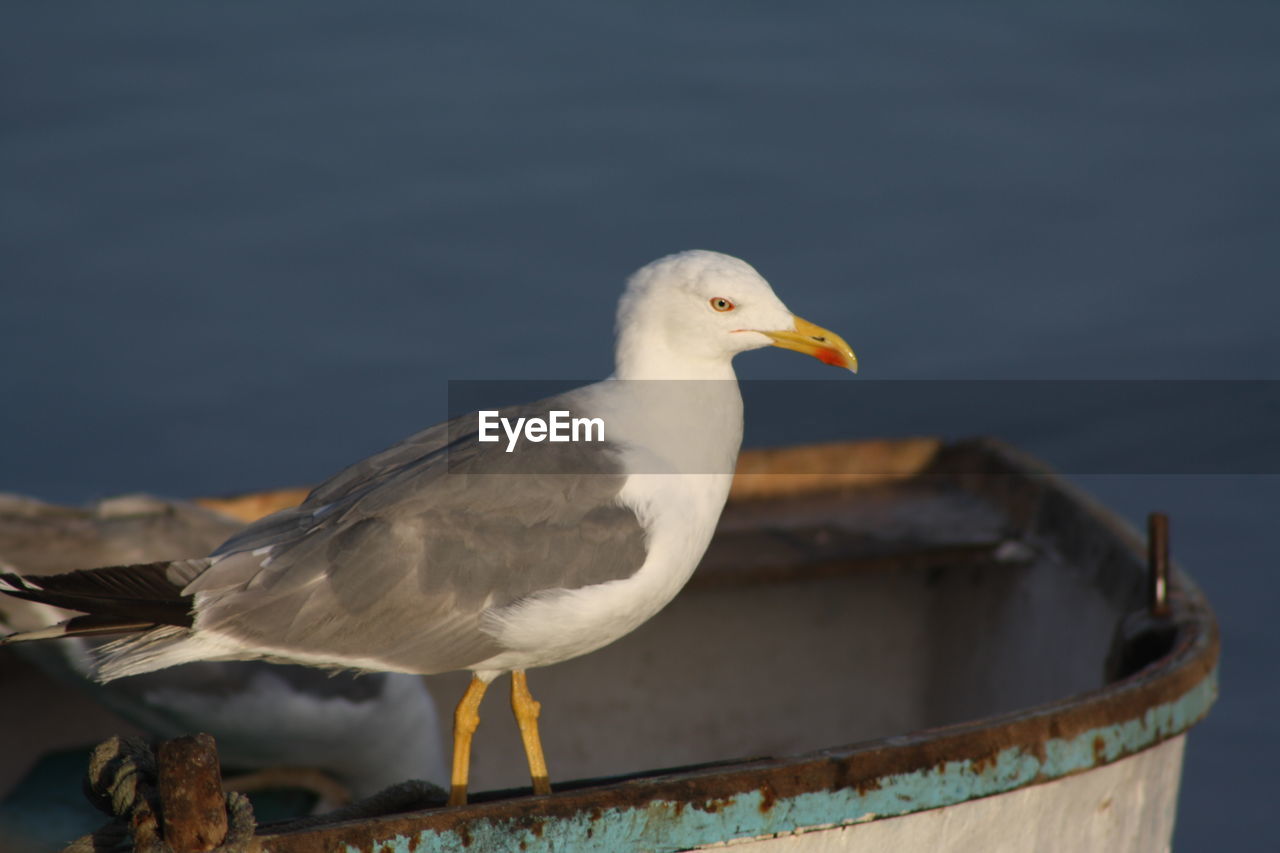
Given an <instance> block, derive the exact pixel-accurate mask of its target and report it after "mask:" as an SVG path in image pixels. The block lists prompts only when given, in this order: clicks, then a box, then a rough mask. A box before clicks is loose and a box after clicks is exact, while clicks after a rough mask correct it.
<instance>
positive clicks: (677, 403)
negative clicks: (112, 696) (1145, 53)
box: [0, 250, 857, 805]
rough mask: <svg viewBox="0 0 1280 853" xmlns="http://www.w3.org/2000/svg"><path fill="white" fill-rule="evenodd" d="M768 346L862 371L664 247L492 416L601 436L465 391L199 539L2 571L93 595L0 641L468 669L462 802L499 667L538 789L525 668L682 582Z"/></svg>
mask: <svg viewBox="0 0 1280 853" xmlns="http://www.w3.org/2000/svg"><path fill="white" fill-rule="evenodd" d="M766 346H776V347H781V348H784V349H790V350H795V351H798V352H801V353H805V354H807V355H811V356H814V357H816V358H817V359H819V360H820V361H822V362H824V363H826V364H830V365H834V366H838V367H842V368H846V369H849V370H852V371H854V372H856V371H857V359H856V357H855V356H854V353H853V350H852V349H850V347H849V345H848V344H847V343H846V342H845V341H844V340H843V339H842V338H841V337H840V336H838V335H836V334H835V333H833V332H830V331H827V330H826V329H823V328H821V327H819V326H816V325H814V324H812V323H810V322H808V321H806V320H802V319H800V318H799V317H797V316H795V315H794V314H792V312H791V311H790V310H788V309H787V307H786V306H785V305H784V304H783V303H782V301H781V300H780V299H778V297H777V296H776V295H775V294H774V292H773V289H772V288H771V287H770V286H769V283H768V282H766V281H765V279H764V278H763V277H761V275H760V274H759V273H758V272H756V270H755V269H754V268H753V267H751V266H750V265H749V264H747V263H746V262H745V261H742V260H739V259H738V258H734V257H731V256H729V255H724V254H720V253H717V252H710V251H704V250H695V251H687V252H681V253H678V254H674V255H669V256H667V257H664V258H660V259H658V260H656V261H654V262H652V263H650V264H648V265H646V266H644V267H642V268H641V269H639V270H638V271H637V272H635V273H634V274H633V275H632V276H631V277H630V279H629V280H628V281H627V284H626V288H625V290H624V292H623V295H622V298H621V300H620V302H619V305H618V313H617V328H616V344H615V370H614V373H613V375H612V376H610V377H609V378H608V379H605V380H603V381H601V382H597V383H595V384H591V385H587V386H585V387H582V388H577V389H574V390H572V391H569V392H567V393H565V394H561V395H558V396H556V397H552V398H549V399H545V400H542V401H539V402H538V403H533V404H525V405H522V406H513V407H508V408H506V409H502V410H495V411H497V413H498V415H499V416H500V417H501V418H502V419H504V421H503V422H504V423H505V424H507V427H506V428H509V425H510V424H511V423H516V424H521V423H523V424H526V425H527V424H529V423H531V422H532V421H533V420H534V419H535V415H536V414H537V413H543V414H554V413H555V412H571V413H572V414H573V415H574V416H575V417H582V418H585V419H587V420H588V421H592V420H599V422H600V423H601V425H602V426H603V429H602V430H600V431H599V432H602V433H603V440H600V441H591V442H588V441H586V440H582V441H578V442H567V443H565V442H561V443H553V442H552V441H542V440H541V439H542V438H546V437H547V436H546V432H545V422H544V429H543V430H542V431H541V432H540V433H539V432H536V431H535V430H533V429H530V428H527V426H526V429H525V431H524V433H523V435H524V437H525V439H527V440H526V441H524V442H523V443H521V444H520V446H519V447H513V444H514V442H509V441H505V440H501V441H495V440H493V436H492V435H489V436H488V437H487V440H485V439H486V433H485V422H484V421H483V420H482V418H481V417H480V416H479V413H472V414H471V415H465V416H462V417H460V418H457V419H454V420H452V421H449V422H447V423H444V424H439V425H436V426H433V427H430V428H428V429H426V430H424V431H422V432H419V433H417V434H415V435H412V436H410V437H409V438H407V439H405V440H404V441H402V442H400V443H399V444H396V445H393V446H392V447H390V448H388V449H386V450H384V451H382V452H380V453H377V454H375V455H373V456H371V457H369V458H367V459H365V460H363V461H361V462H357V463H356V464H354V465H352V466H350V467H348V468H346V469H344V470H343V471H341V472H339V473H338V474H336V475H335V476H333V477H332V478H330V479H329V480H327V481H326V482H324V483H322V484H321V485H320V486H318V487H317V488H316V489H314V490H313V491H312V492H311V493H310V494H309V495H308V496H307V498H306V499H305V500H304V501H303V502H302V504H301V505H299V506H298V507H296V508H291V509H286V510H282V511H280V512H277V513H275V514H273V515H270V516H267V517H266V518H264V519H262V520H260V521H258V522H256V523H255V524H252V525H250V526H249V527H248V528H247V529H245V530H244V531H243V532H241V533H239V534H237V535H235V536H232V537H231V538H230V539H229V540H227V541H226V542H225V543H223V544H222V545H221V546H219V547H218V548H217V549H216V550H215V551H214V552H213V553H212V554H211V555H210V556H208V557H205V558H201V559H188V560H177V561H169V562H159V563H150V564H145V565H135V566H116V567H107V568H101V569H93V570H86V571H78V572H71V573H67V574H62V575H54V576H42V577H38V578H33V577H23V576H20V575H17V574H12V573H10V574H0V591H3V592H7V593H8V594H10V595H16V596H18V597H21V598H28V599H33V600H39V601H42V602H45V603H48V604H52V605H55V606H60V607H65V608H68V609H72V610H76V611H80V612H83V613H84V614H85V615H83V616H78V617H75V618H72V619H70V620H68V621H66V622H64V623H61V624H59V625H56V626H52V627H50V628H45V629H42V630H36V631H28V632H25V633H20V634H15V635H11V636H9V637H7V638H5V639H4V640H3V641H0V642H13V641H18V640H35V639H41V638H47V637H66V636H86V635H101V634H119V635H123V636H122V637H121V638H119V639H117V640H115V641H114V642H112V643H110V644H108V645H107V646H105V647H104V648H103V649H102V651H101V653H100V654H101V658H100V661H99V666H98V671H97V677H98V678H99V679H100V680H102V681H110V680H112V679H116V678H121V677H125V676H132V675H137V674H140V673H145V672H150V671H153V670H157V669H162V668H165V667H169V666H174V665H176V664H182V663H189V662H192V661H201V660H248V659H261V660H268V661H274V662H283V663H294V664H307V665H311V666H317V667H324V668H331V669H343V670H364V671H388V672H404V673H415V674H422V675H429V674H434V673H440V672H446V671H452V670H469V671H470V672H471V673H472V678H471V681H470V683H469V685H468V687H467V689H466V691H465V692H464V694H463V696H462V698H461V700H460V701H459V703H458V705H457V707H456V709H455V711H454V717H453V729H454V731H453V763H452V772H451V779H450V783H451V789H450V797H449V804H450V805H462V804H464V803H465V802H466V798H467V782H468V776H469V768H470V754H471V743H472V736H473V735H474V733H475V731H476V728H477V726H478V725H479V721H480V718H479V707H480V702H481V699H482V698H483V697H484V694H485V691H486V689H487V688H488V686H489V685H490V684H491V683H492V682H493V681H494V679H496V678H497V677H498V676H500V675H502V674H504V673H508V672H509V673H511V707H512V710H513V712H514V714H515V718H516V723H517V725H518V727H519V730H520V734H521V739H522V741H523V745H524V750H525V754H526V758H527V760H528V764H529V772H530V777H531V779H532V783H533V792H534V794H536V795H542V794H549V793H550V792H551V786H550V780H549V774H548V771H547V764H546V760H545V757H544V755H543V751H542V745H541V740H540V738H539V735H538V719H539V716H540V711H541V706H540V705H539V703H538V702H537V701H536V700H535V699H534V698H533V696H532V694H531V693H530V691H529V687H528V681H527V677H526V671H527V670H528V669H531V668H533V667H539V666H547V665H549V664H554V663H558V662H560V661H564V660H568V659H570V658H573V657H577V656H579V655H583V654H586V653H588V652H591V651H594V650H596V649H599V648H601V647H602V646H605V645H607V644H609V643H611V642H613V641H614V640H617V639H618V638H620V637H622V636H624V635H626V634H627V633H629V632H630V631H632V630H634V629H635V628H637V627H638V626H640V625H641V624H642V623H644V622H645V621H646V620H647V619H649V618H650V617H652V616H653V615H655V614H656V613H657V612H658V611H659V610H661V609H662V608H663V607H664V606H665V605H666V604H667V603H668V602H669V601H671V599H672V598H673V597H674V596H675V595H676V593H677V592H679V591H680V589H681V588H682V587H683V586H684V584H685V582H686V581H687V580H688V579H689V577H690V575H691V574H692V573H693V571H694V569H695V568H696V567H697V565H698V562H699V561H700V560H701V558H702V555H703V553H704V552H705V551H706V548H707V546H708V544H709V543H710V541H711V537H712V534H713V532H714V530H715V527H716V523H717V521H718V520H719V517H720V512H721V510H722V509H723V508H724V503H725V499H726V498H727V496H728V492H729V485H730V482H731V480H732V477H733V469H734V465H735V462H736V460H737V455H738V450H739V447H740V445H741V443H742V396H741V393H740V390H739V388H738V382H737V376H736V374H735V373H734V370H733V364H732V361H733V358H734V356H736V355H737V354H739V353H741V352H745V351H747V350H753V349H759V348H763V347H766ZM521 418H523V419H524V420H523V421H522V420H521ZM586 432H587V434H588V435H590V433H591V431H590V430H587V431H586ZM539 435H540V436H541V438H540V437H539ZM503 438H505V436H503ZM584 438H585V437H584Z"/></svg>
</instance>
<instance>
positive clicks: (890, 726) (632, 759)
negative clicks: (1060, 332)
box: [219, 440, 1218, 853]
mask: <svg viewBox="0 0 1280 853" xmlns="http://www.w3.org/2000/svg"><path fill="white" fill-rule="evenodd" d="M296 497H297V496H296V495H291V496H290V495H286V496H285V498H284V500H286V501H287V500H293V499H296ZM228 507H231V508H234V505H233V504H226V503H219V508H220V509H224V510H225V509H227V508H228ZM264 508H269V504H268V505H267V506H265V507H264V506H259V507H258V508H257V509H255V510H254V512H259V511H262V509H264ZM1148 603H1149V602H1148V593H1147V567H1146V554H1145V548H1144V544H1143V543H1142V542H1141V541H1140V540H1139V539H1138V538H1137V537H1136V536H1135V535H1134V534H1133V532H1132V531H1130V530H1129V529H1128V528H1127V527H1125V526H1124V525H1123V524H1121V523H1120V522H1118V521H1117V520H1116V519H1115V518H1114V517H1113V516H1111V515H1110V514H1109V513H1108V512H1106V511H1105V510H1103V509H1102V508H1100V507H1098V506H1096V505H1095V504H1093V503H1092V502H1091V501H1090V500H1089V499H1088V498H1087V497H1085V496H1083V495H1081V494H1079V493H1078V492H1076V491H1075V490H1074V489H1072V488H1071V487H1070V486H1069V485H1067V484H1065V483H1064V482H1062V481H1061V480H1060V479H1058V478H1057V477H1055V476H1054V475H1052V474H1051V473H1049V472H1048V471H1046V470H1045V469H1044V468H1043V467H1042V466H1041V465H1039V464H1038V463H1036V462H1035V461H1034V460H1031V459H1029V458H1027V457H1025V456H1023V455H1021V454H1019V453H1017V452H1016V451H1013V450H1012V449H1010V448H1008V447H1005V446H1003V445H1001V444H999V443H997V442H991V441H974V442H963V443H959V444H955V445H943V444H942V443H940V442H937V441H934V440H921V441H901V442H880V443H874V444H861V445H835V446H827V447H813V448H798V449H790V450H784V451H774V452H758V453H754V454H744V458H743V465H742V470H741V471H740V477H739V480H738V482H737V484H736V485H735V496H734V499H733V500H732V501H731V504H730V506H729V507H728V509H727V510H726V512H725V515H724V518H723V520H722V523H721V527H720V530H719V532H718V534H717V538H716V542H715V543H714V544H713V546H712V549H711V551H710V552H709V553H708V556H707V558H706V560H704V563H703V566H702V567H700V569H699V570H698V573H697V574H696V575H695V578H694V581H693V582H692V583H691V584H690V586H689V588H688V589H686V590H685V591H684V592H683V593H682V594H681V595H680V596H679V597H677V599H676V601H675V602H673V603H672V604H671V605H670V606H669V607H668V608H667V609H666V610H664V611H663V612H662V613H661V614H659V615H658V616H657V617H655V618H654V619H653V620H652V621H651V622H649V623H647V624H646V625H645V626H643V627H642V628H641V629H639V630H638V631H636V632H635V633H634V634H632V635H630V636H628V637H626V638H624V639H623V640H621V641H619V642H617V643H615V644H614V645H612V646H610V647H607V648H606V649H603V650H601V651H599V652H596V653H593V654H592V655H588V656H585V657H583V658H580V659H577V660H574V661H569V662H566V663H564V664H560V665H557V666H555V667H549V668H547V669H545V670H536V671H534V672H532V673H531V675H530V683H531V685H532V687H533V689H534V691H535V694H536V695H537V696H538V698H539V700H540V701H541V702H542V704H543V709H544V710H543V737H544V742H545V746H546V752H547V755H548V760H549V763H550V765H551V771H552V780H553V783H554V784H555V793H553V794H552V795H550V796H545V797H534V796H531V795H530V794H529V793H528V792H527V790H524V789H523V788H522V786H523V785H525V784H527V782H526V779H527V777H526V776H525V770H524V768H523V762H522V756H521V752H520V748H519V745H518V740H517V735H516V732H515V728H514V725H513V724H512V723H511V722H510V720H509V717H508V715H507V714H506V713H505V708H502V707H501V706H500V703H498V702H490V703H489V704H488V705H486V706H485V708H484V709H482V712H481V713H482V723H481V728H480V731H479V734H478V736H477V744H476V751H475V754H474V765H475V766H474V775H473V779H474V781H475V789H476V790H479V791H481V792H482V793H481V794H479V795H478V796H477V797H476V800H477V801H476V802H474V803H472V804H470V805H468V806H465V807H459V808H440V809H431V810H425V811H420V812H415V813H412V814H402V815H396V816H392V817H384V818H374V819H366V820H360V821H349V822H346V823H341V824H337V825H331V826H319V827H310V828H305V829H302V828H290V827H289V826H288V825H278V826H270V825H267V826H262V827H260V829H259V839H260V841H261V843H262V846H263V849H264V850H268V851H280V853H293V851H297V853H302V851H307V853H310V851H314V850H346V849H360V850H369V849H377V850H385V851H400V850H403V851H410V850H413V851H426V850H463V849H470V850H491V849H492V850H498V849H502V850H506V849H519V850H529V851H534V850H566V849H568V850H600V851H616V850H631V849H643V850H683V849H698V848H704V847H712V846H718V845H722V844H725V843H734V844H746V845H748V846H751V847H752V848H753V849H760V850H788V851H789V850H804V851H819V850H823V851H825V850H880V849H892V850H902V851H914V850H920V851H925V850H928V851H936V850H954V851H968V850H975V851H976V850H979V849H981V850H983V851H988V850H1024V849H1037V850H1050V851H1059V850H1061V851H1066V850H1079V851H1085V850H1087V851H1094V850H1103V849H1107V850H1110V849H1117V850H1119V849H1124V850H1165V849H1168V845H1169V839H1170V837H1171V833H1172V827H1173V817H1174V810H1175V804H1176V794H1177V787H1178V780H1179V777H1180V772H1181V758H1182V750H1183V743H1184V736H1185V733H1186V732H1187V730H1188V729H1189V728H1190V727H1191V726H1192V725H1193V724H1194V723H1196V722H1197V721H1198V720H1199V719H1201V718H1202V717H1203V716H1204V715H1205V714H1206V713H1207V712H1208V710H1209V708H1210V706H1211V705H1212V703H1213V701H1214V699H1215V697H1216V691H1217V668H1216V664H1217V654H1218V634H1217V628H1216V624H1215V623H1214V620H1213V615H1212V613H1211V611H1210V609H1209V607H1208V605H1207V603H1206V602H1205V601H1204V599H1203V597H1202V596H1201V595H1200V593H1199V591H1198V590H1197V589H1196V588H1195V586H1194V585H1193V584H1192V583H1191V582H1190V580H1188V579H1187V577H1186V576H1185V575H1183V574H1182V573H1181V572H1178V571H1174V573H1173V575H1172V578H1171V583H1170V589H1169V600H1168V603H1169V606H1170V613H1169V616H1168V618H1167V619H1163V620H1160V622H1159V624H1158V625H1156V626H1155V628H1154V630H1146V629H1143V630H1141V631H1139V632H1138V633H1137V634H1135V633H1134V632H1133V631H1132V630H1130V628H1129V627H1126V626H1132V625H1133V624H1139V625H1141V624H1143V622H1142V620H1141V619H1140V620H1138V621H1137V623H1134V621H1133V618H1132V617H1133V616H1135V615H1141V614H1142V613H1144V612H1145V610H1146V609H1147V606H1148ZM1148 627H1150V626H1148ZM464 681H465V675H463V674H453V675H449V676H443V677H437V678H432V679H429V680H428V684H429V687H430V689H431V690H432V691H433V693H435V695H436V698H437V702H438V703H440V704H442V705H443V706H445V707H447V706H448V705H449V704H451V703H452V702H453V701H456V696H458V695H460V693H461V689H462V684H463V683H464ZM751 756H762V757H757V758H752V757H751ZM653 767H670V768H677V769H670V770H661V771H653V770H647V769H646V768H653ZM566 780H586V781H566ZM486 791H487V793H486Z"/></svg>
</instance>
